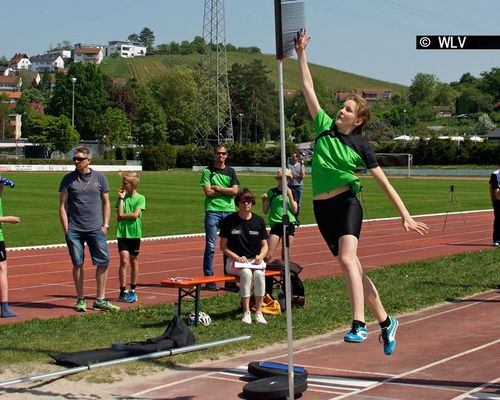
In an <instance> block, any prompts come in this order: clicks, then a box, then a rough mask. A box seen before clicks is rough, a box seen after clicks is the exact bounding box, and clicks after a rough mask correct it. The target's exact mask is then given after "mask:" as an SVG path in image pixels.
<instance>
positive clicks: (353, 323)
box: [352, 319, 366, 328]
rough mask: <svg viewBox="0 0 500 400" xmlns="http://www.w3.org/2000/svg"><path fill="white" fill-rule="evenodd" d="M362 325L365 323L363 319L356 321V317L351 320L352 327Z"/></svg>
mask: <svg viewBox="0 0 500 400" xmlns="http://www.w3.org/2000/svg"><path fill="white" fill-rule="evenodd" d="M358 326H359V327H362V328H364V327H365V326H366V323H364V322H363V321H358V320H357V319H353V320H352V327H353V328H354V327H358Z"/></svg>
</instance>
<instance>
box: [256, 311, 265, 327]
mask: <svg viewBox="0 0 500 400" xmlns="http://www.w3.org/2000/svg"><path fill="white" fill-rule="evenodd" d="M255 322H257V323H258V324H267V321H266V320H265V319H264V316H263V315H262V313H261V312H260V311H259V312H256V313H255Z"/></svg>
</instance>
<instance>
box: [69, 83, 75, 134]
mask: <svg viewBox="0 0 500 400" xmlns="http://www.w3.org/2000/svg"><path fill="white" fill-rule="evenodd" d="M70 79H71V85H72V86H73V95H72V100H71V126H72V127H73V128H74V127H75V82H76V78H75V77H74V76H72V77H71V78H70Z"/></svg>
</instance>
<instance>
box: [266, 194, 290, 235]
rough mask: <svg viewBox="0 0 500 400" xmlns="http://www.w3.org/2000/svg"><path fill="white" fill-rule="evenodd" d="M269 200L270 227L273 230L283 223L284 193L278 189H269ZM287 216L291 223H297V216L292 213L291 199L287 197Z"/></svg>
mask: <svg viewBox="0 0 500 400" xmlns="http://www.w3.org/2000/svg"><path fill="white" fill-rule="evenodd" d="M267 198H268V199H269V200H268V202H269V216H268V219H269V226H270V227H271V228H272V227H273V226H274V225H276V224H277V223H281V222H283V221H282V217H283V192H282V191H281V190H279V189H278V187H275V188H272V189H269V190H268V191H267ZM286 209H287V214H288V218H289V219H290V223H292V224H293V223H295V222H296V219H295V215H293V214H292V213H291V212H290V199H289V198H288V197H287V207H286Z"/></svg>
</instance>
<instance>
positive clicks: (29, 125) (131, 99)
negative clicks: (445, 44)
mask: <svg viewBox="0 0 500 400" xmlns="http://www.w3.org/2000/svg"><path fill="white" fill-rule="evenodd" d="M134 35H135V34H132V35H130V36H129V39H130V40H132V39H138V40H142V41H144V43H149V44H148V45H149V46H153V43H154V34H153V33H152V31H150V30H149V31H148V30H147V28H144V29H143V30H142V31H141V33H140V34H139V35H135V36H134ZM148 40H149V42H148ZM172 43H173V42H172ZM172 43H171V44H172ZM178 45H179V46H177V50H175V48H176V46H170V47H168V49H167V48H166V47H165V48H164V51H181V49H182V51H186V52H187V51H190V52H196V53H199V52H201V51H203V48H204V46H206V43H204V41H203V39H202V38H201V37H199V36H197V37H195V39H194V40H193V41H192V42H187V41H185V42H182V43H181V44H178ZM159 47H160V46H158V47H157V48H156V49H158V51H160V50H159ZM250 49H251V48H250ZM162 51H163V50H162ZM259 51H260V50H259ZM179 54H181V53H179ZM183 54H184V53H183ZM270 72H271V71H269V70H268V69H267V68H266V66H265V65H264V64H263V63H262V62H261V61H260V60H258V59H254V60H253V61H252V62H251V63H249V64H239V63H235V64H233V65H232V66H231V67H230V69H229V71H228V80H229V92H230V98H231V116H232V119H233V121H232V124H233V127H234V132H233V137H234V140H235V141H236V142H239V141H240V133H241V141H242V142H243V143H244V144H248V143H265V142H266V141H270V140H279V115H278V95H277V89H276V87H275V85H274V83H273V82H272V81H271V80H270V78H269V74H270ZM201 73H202V71H201V69H200V66H195V67H187V66H175V67H173V68H170V69H169V70H168V72H167V74H165V75H164V76H162V77H161V78H155V79H152V80H150V81H149V82H148V83H147V84H146V85H140V84H138V82H137V81H136V80H134V79H131V80H129V81H128V82H127V83H126V84H125V85H118V84H114V83H113V80H112V78H111V77H109V76H107V75H105V74H103V73H102V71H101V70H100V69H99V67H98V66H96V65H91V64H81V63H71V64H69V68H68V71H67V73H65V74H64V73H56V75H55V87H54V88H53V89H52V81H51V77H50V76H49V74H42V81H41V83H40V85H38V86H34V85H32V84H31V83H29V79H28V78H27V80H26V81H25V82H26V83H28V86H27V87H26V88H25V89H24V90H23V92H22V96H21V99H20V101H19V102H18V104H17V105H16V112H18V113H20V114H22V115H24V116H23V132H22V134H23V137H26V138H28V139H30V140H31V141H34V142H37V143H40V144H42V145H44V146H45V147H46V148H47V149H48V155H50V153H51V152H52V151H55V150H58V151H61V152H67V151H68V150H69V149H71V147H73V146H74V145H75V144H76V143H77V142H78V141H79V140H80V139H86V140H99V141H101V142H102V143H104V144H107V145H114V146H125V145H126V144H128V143H130V142H134V143H137V144H139V145H142V146H158V145H162V144H170V145H187V144H190V143H194V142H195V133H196V132H195V126H196V123H195V122H196V121H195V120H194V118H195V115H196V112H195V110H196V109H197V107H198V105H197V99H198V95H199V93H200V92H201V90H202V85H203V83H202V80H201V79H200V77H201ZM71 78H76V82H75V84H74V85H73V83H72V81H71ZM315 88H316V93H317V95H318V98H319V100H320V103H321V104H322V105H323V106H324V108H325V110H326V111H327V112H328V113H330V114H331V115H333V114H334V113H335V112H336V111H337V109H338V108H339V107H340V106H341V102H338V101H336V99H335V97H334V88H333V87H331V83H327V82H323V81H321V80H319V79H316V78H315ZM73 95H74V107H73ZM498 102H500V68H492V69H491V70H490V71H485V72H483V73H482V74H481V75H480V77H478V78H476V77H473V76H472V75H471V74H470V73H465V74H463V76H462V77H461V79H460V80H459V81H458V82H452V83H450V84H447V83H442V82H439V81H438V80H437V78H436V77H435V76H434V75H431V74H424V73H419V74H417V75H416V76H415V78H414V79H413V80H412V84H411V85H410V87H409V88H408V90H407V91H406V92H403V93H398V94H395V95H394V96H393V97H392V99H390V100H385V101H377V102H376V103H375V104H374V105H373V106H372V111H373V118H372V121H371V122H370V123H369V124H368V125H367V126H366V128H365V135H366V136H367V137H368V139H369V140H371V141H372V142H376V143H383V142H384V141H390V140H392V139H393V138H394V137H395V136H397V135H399V134H402V133H408V134H411V135H413V136H420V137H433V136H436V135H437V133H436V131H434V130H432V129H431V128H432V126H433V125H439V126H440V127H441V129H442V130H441V131H440V132H439V134H446V135H454V134H463V133H468V134H472V133H478V134H484V133H487V132H489V131H491V130H492V129H493V128H494V127H495V126H496V124H498V123H499V122H500V112H499V110H498V108H497V109H495V108H494V107H495V104H496V103H498ZM31 103H41V104H43V105H44V106H45V113H40V112H37V111H34V110H33V109H32V107H31V106H30V104H31ZM436 106H448V107H450V108H451V109H452V111H453V113H454V114H455V115H457V114H461V115H463V116H464V118H455V117H452V118H439V117H438V116H437V115H438V111H437V110H436V108H435V107H436ZM7 111H8V110H7V109H6V107H5V105H2V103H0V118H1V117H2V113H4V114H5V113H6V112H7ZM73 111H74V127H73V126H72V124H71V121H72V116H73ZM226 118H229V115H227V116H226ZM285 125H286V127H285V128H286V132H287V139H289V140H293V141H295V142H304V141H311V140H313V139H314V129H313V126H312V121H311V119H310V117H309V113H308V111H307V107H306V104H305V102H304V98H303V96H302V94H301V93H300V92H298V93H297V94H296V95H294V96H287V97H286V98H285Z"/></svg>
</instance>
